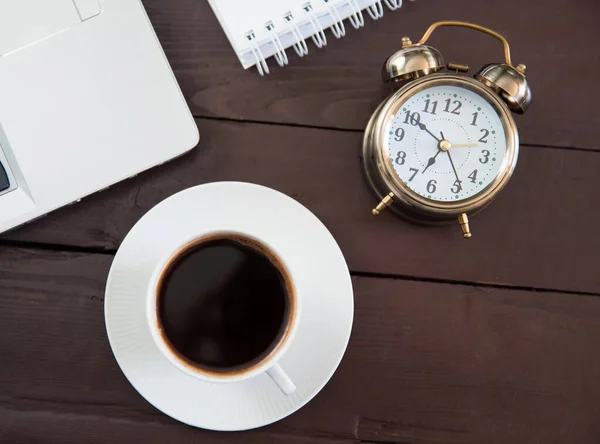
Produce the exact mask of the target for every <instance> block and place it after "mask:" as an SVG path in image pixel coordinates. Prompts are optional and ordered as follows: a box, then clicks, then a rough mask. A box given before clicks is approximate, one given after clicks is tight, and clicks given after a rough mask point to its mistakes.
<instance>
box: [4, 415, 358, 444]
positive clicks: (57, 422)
mask: <svg viewBox="0 0 600 444" xmlns="http://www.w3.org/2000/svg"><path fill="white" fill-rule="evenodd" d="M32 424H35V427H32ZM82 442H85V443H86V444H96V443H97V444H113V443H115V444H117V443H119V444H120V443H144V444H153V443H156V444H164V443H166V442H173V443H177V444H197V443H202V444H227V443H232V442H243V443H244V444H353V443H356V442H357V441H356V440H353V439H352V440H351V439H333V438H322V437H313V436H294V435H291V434H278V433H269V432H268V431H267V432H264V431H256V432H250V433H217V432H208V431H200V430H197V429H194V428H192V427H187V426H183V425H181V424H179V423H177V422H176V421H174V420H170V419H168V418H164V419H163V418H160V421H155V420H152V421H147V422H140V421H131V420H127V419H120V418H118V417H105V416H101V415H81V414H78V413H76V412H74V413H55V412H53V411H48V410H39V411H28V410H12V409H7V408H2V407H0V443H3V444H4V443H6V444H16V443H24V444H25V443H26V444H47V443H60V444H81V443H82Z"/></svg>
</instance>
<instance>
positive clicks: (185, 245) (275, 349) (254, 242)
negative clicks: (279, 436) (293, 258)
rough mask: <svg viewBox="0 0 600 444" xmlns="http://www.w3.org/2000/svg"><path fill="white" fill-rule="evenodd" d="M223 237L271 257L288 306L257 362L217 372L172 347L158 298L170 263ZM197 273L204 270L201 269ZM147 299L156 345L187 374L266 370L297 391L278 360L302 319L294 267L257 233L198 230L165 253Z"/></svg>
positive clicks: (222, 379) (226, 377)
mask: <svg viewBox="0 0 600 444" xmlns="http://www.w3.org/2000/svg"><path fill="white" fill-rule="evenodd" d="M221 238H227V239H237V240H238V241H240V243H245V244H246V245H249V246H251V247H252V248H254V249H255V250H257V251H259V252H261V253H262V254H264V255H265V256H267V257H268V258H269V260H270V261H271V263H272V264H273V265H275V266H276V267H277V268H278V269H279V271H280V273H281V275H282V276H283V277H284V281H285V283H286V288H287V297H288V307H289V309H288V310H287V316H286V317H285V319H284V320H283V323H282V327H283V333H282V334H281V335H279V337H278V339H277V340H276V341H275V342H274V343H273V344H271V346H270V347H269V349H268V351H267V352H266V353H265V354H264V355H263V357H262V358H261V359H260V360H259V361H258V362H254V361H252V362H251V364H249V365H248V366H247V367H244V366H242V367H239V368H236V369H234V370H232V371H218V372H217V371H214V370H211V369H209V368H205V367H203V366H202V365H200V364H197V363H195V362H193V361H191V360H189V359H186V358H185V356H183V355H181V354H180V353H179V352H178V351H177V350H176V349H175V348H174V347H173V345H172V344H171V343H170V341H169V340H168V338H167V337H166V335H165V333H164V329H163V328H162V323H161V320H160V316H159V310H158V298H159V293H160V291H161V284H162V282H163V280H164V278H165V276H166V275H167V274H168V272H169V270H170V268H171V265H172V264H173V263H175V262H176V261H177V259H179V258H180V257H182V255H184V254H185V253H186V252H188V251H189V250H190V249H192V248H194V247H196V246H198V245H200V244H202V243H205V242H208V241H210V240H214V239H221ZM198 272H199V273H201V272H202V270H199V271H198ZM146 301H147V303H146V317H147V322H148V328H149V329H150V332H151V335H152V338H153V339H154V342H155V344H156V346H157V347H158V349H159V350H160V351H161V353H162V354H163V355H164V356H165V358H167V360H168V361H169V362H170V363H171V364H173V365H174V366H175V367H176V368H177V369H179V370H180V371H182V372H184V373H185V374H187V375H189V376H192V377H194V378H197V379H200V380H203V381H207V382H212V383H233V382H239V381H243V380H246V379H250V378H254V377H256V376H258V375H260V374H262V373H266V374H267V375H268V376H269V377H270V378H271V379H272V380H273V382H274V383H275V384H276V385H277V386H278V387H279V389H280V390H281V391H282V392H283V393H284V394H285V395H291V394H292V393H294V391H295V390H296V386H295V385H294V383H293V381H292V380H291V379H290V378H289V377H288V375H287V374H286V373H285V371H284V370H283V369H282V368H281V366H280V365H279V361H280V359H281V357H282V356H283V355H284V354H285V352H286V351H287V350H288V348H289V346H290V344H291V343H292V342H293V340H294V336H295V334H296V331H297V327H298V323H299V319H300V313H301V299H300V294H299V293H298V291H297V290H296V286H295V285H294V275H293V270H291V269H290V268H289V267H288V265H287V261H286V258H285V257H284V255H283V254H281V252H279V251H277V249H276V247H274V246H272V245H269V244H268V243H267V242H265V241H264V240H262V239H257V238H256V237H255V236H252V235H250V234H248V233H242V232H239V231H236V232H233V231H226V232H223V231H213V232H203V233H197V234H196V235H195V236H194V237H193V238H191V239H187V240H185V241H183V242H180V243H178V244H177V245H174V246H173V247H172V248H171V249H170V251H168V252H165V255H164V259H163V260H162V261H160V262H159V263H158V264H157V266H156V268H155V271H154V273H153V275H152V279H151V281H150V283H149V286H148V290H147V295H146Z"/></svg>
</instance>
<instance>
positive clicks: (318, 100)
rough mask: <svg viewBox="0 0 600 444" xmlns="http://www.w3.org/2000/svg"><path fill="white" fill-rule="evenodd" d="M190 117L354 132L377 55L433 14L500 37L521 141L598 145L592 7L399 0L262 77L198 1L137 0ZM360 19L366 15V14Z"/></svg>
mask: <svg viewBox="0 0 600 444" xmlns="http://www.w3.org/2000/svg"><path fill="white" fill-rule="evenodd" d="M144 3H145V4H146V6H147V8H148V12H149V14H150V17H151V18H152V19H153V22H154V25H155V27H156V31H157V33H158V35H159V37H160V38H161V41H162V43H163V45H164V47H165V51H166V53H167V55H168V56H169V60H170V61H171V63H172V65H173V68H174V69H175V73H176V75H177V77H178V79H179V81H180V82H181V84H182V88H183V90H184V93H185V95H186V97H187V98H188V101H189V103H190V106H191V108H192V111H193V113H194V115H196V116H215V117H227V118H232V119H241V120H252V121H257V120H260V121H269V122H279V123H293V124H301V125H315V126H322V127H335V128H344V129H353V130H357V131H362V130H363V129H364V127H365V125H366V122H367V120H368V119H369V116H370V115H371V113H372V112H373V110H374V109H375V107H376V106H377V105H378V104H379V102H381V100H382V99H383V98H384V97H385V96H386V95H388V94H389V90H388V89H387V88H386V87H385V86H383V84H382V82H381V77H380V76H381V65H382V64H383V61H385V59H386V58H387V57H388V56H389V55H390V54H392V53H393V52H395V51H397V50H398V49H399V45H400V40H401V38H402V36H404V35H408V36H410V37H411V38H412V39H413V40H414V41H417V40H418V39H419V38H420V37H421V35H422V34H423V32H424V31H425V29H426V28H427V27H428V26H429V25H430V24H431V23H433V22H434V21H437V20H464V21H473V22H476V23H480V24H482V25H485V26H488V27H490V28H492V29H495V30H497V31H498V32H501V33H503V34H504V35H505V36H506V38H507V39H508V41H509V43H511V44H512V46H511V48H512V53H513V59H514V62H515V63H524V64H526V65H527V66H528V70H527V78H528V80H529V82H530V83H531V87H532V90H533V96H534V105H533V106H532V108H531V109H530V111H528V112H527V114H526V115H524V116H523V117H519V118H518V119H517V124H518V125H519V130H520V135H521V138H522V140H523V141H524V142H526V143H529V144H539V145H550V146H569V147H572V146H577V147H580V148H589V149H594V150H597V149H599V148H600V146H599V145H598V143H596V140H598V139H599V138H600V113H599V112H598V107H597V104H596V100H594V98H597V97H598V94H597V93H595V91H596V90H597V67H598V65H599V64H600V52H599V51H597V50H596V49H595V48H594V44H595V43H597V42H598V41H600V28H599V27H598V26H597V19H598V17H599V16H600V3H598V2H597V1H595V0H580V1H577V2H572V1H569V0H554V1H552V2H548V1H546V0H527V1H520V0H502V1H495V2H489V1H482V0H418V1H416V2H414V3H412V2H410V1H407V0H405V1H404V6H403V7H402V9H401V10H399V11H397V12H395V13H390V12H389V11H387V8H386V14H385V16H384V17H383V18H382V19H380V20H378V21H376V22H373V21H372V20H370V18H367V20H366V24H365V27H364V28H363V29H361V30H360V31H355V30H354V29H353V28H352V27H351V26H350V25H347V26H346V28H347V34H346V37H345V38H344V39H343V40H336V39H335V38H333V36H332V35H331V33H329V32H328V34H327V35H328V45H327V46H326V47H325V48H323V49H317V48H316V47H315V46H314V45H313V44H312V42H309V55H308V56H306V57H304V58H302V59H300V58H298V57H297V56H296V54H295V53H294V51H293V50H292V51H288V53H289V56H290V59H291V62H290V65H289V66H288V67H286V68H284V69H280V68H279V67H278V66H277V64H276V63H274V62H271V63H270V66H271V67H272V70H273V71H274V74H272V75H271V77H269V78H261V77H259V76H258V75H248V74H247V73H245V72H244V71H243V70H240V67H239V62H238V60H237V58H236V56H235V55H234V54H233V52H232V51H231V49H230V47H229V43H228V41H227V39H226V37H225V35H224V33H223V32H222V30H221V28H220V27H219V24H218V22H217V20H216V18H215V16H214V15H213V14H212V12H211V9H210V7H209V6H208V4H207V2H206V1H199V0H170V2H169V4H170V6H169V7H165V4H166V3H165V1H164V0H145V1H144ZM365 16H366V14H365ZM430 43H431V44H433V45H434V46H436V47H437V48H438V49H440V50H441V51H442V54H444V56H445V58H446V59H447V61H455V62H461V63H467V64H469V65H470V66H471V67H472V68H471V74H474V73H475V72H476V71H477V70H478V69H479V67H481V66H482V65H483V64H485V63H491V62H502V61H503V54H502V47H501V45H500V43H499V42H497V41H496V40H495V39H492V38H491V37H488V36H485V35H483V34H481V35H477V34H476V33H474V32H473V31H469V30H461V29H442V30H440V31H436V33H434V35H433V37H432V39H431V41H430Z"/></svg>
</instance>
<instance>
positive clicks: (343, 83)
mask: <svg viewBox="0 0 600 444" xmlns="http://www.w3.org/2000/svg"><path fill="white" fill-rule="evenodd" d="M404 3H405V6H404V7H403V8H402V10H400V11H398V12H395V13H390V12H389V11H387V10H386V15H385V17H384V18H382V19H381V20H379V21H377V22H373V21H371V20H370V19H369V18H367V20H366V26H365V28H364V29H362V30H361V31H360V32H357V31H354V30H353V29H352V28H351V27H350V26H349V25H347V36H346V38H344V39H343V40H336V39H334V38H333V37H332V36H331V34H330V33H329V32H328V38H329V44H328V46H327V47H326V48H324V49H321V50H317V49H316V48H315V47H314V45H312V43H311V42H309V48H310V53H309V55H308V56H306V57H304V58H302V59H300V58H298V57H297V56H296V55H295V54H294V53H293V51H288V53H289V56H290V60H291V63H290V66H289V67H287V68H285V69H279V68H278V67H277V66H276V64H275V63H273V62H271V63H270V65H271V67H272V70H273V74H272V75H271V76H269V77H266V78H261V77H259V76H258V75H257V74H256V73H255V72H245V71H244V70H242V69H241V67H240V66H239V62H238V60H237V58H236V57H235V55H234V54H233V52H232V50H231V48H230V47H229V43H228V42H227V39H226V37H225V35H224V33H223V31H222V30H221V28H220V27H219V25H218V23H217V21H216V19H215V17H214V15H213V14H212V12H211V10H210V8H209V6H208V4H207V2H206V1H205V0H170V1H166V0H144V4H145V6H146V7H147V9H148V13H149V16H150V18H151V20H152V22H153V24H154V26H155V28H156V30H157V33H158V36H159V38H160V40H161V43H162V44H163V46H164V48H165V52H166V53H167V56H168V58H169V60H170V62H171V64H172V66H173V68H174V70H175V73H176V76H177V78H178V80H179V82H180V84H181V87H182V89H183V91H184V94H185V96H186V99H187V100H188V103H189V105H190V107H191V109H192V112H193V114H194V115H195V116H196V117H197V119H196V121H197V124H198V126H199V129H200V133H201V143H200V146H199V147H198V149H197V150H195V151H193V152H192V153H190V154H189V155H187V156H185V157H183V158H180V159H178V160H176V161H173V162H171V163H169V164H166V165H163V166H161V167H159V168H156V169H154V170H152V171H149V172H147V173H144V174H141V175H140V176H138V177H136V178H134V179H131V180H129V181H126V182H123V183H120V184H118V185H116V186H114V187H112V188H111V189H110V190H107V191H105V192H102V193H99V194H97V195H94V196H91V197H89V198H87V199H84V200H83V202H82V203H80V204H78V205H75V206H71V207H68V208H65V209H62V210H59V211H57V212H55V213H53V214H51V215H49V216H47V217H46V218H44V219H42V220H39V221H36V222H34V223H32V224H30V225H27V226H24V227H22V228H20V229H18V230H15V231H13V232H12V233H9V234H5V235H3V236H1V237H0V443H1V444H5V443H6V444H9V443H10V444H13V443H44V444H45V443H61V444H62V443H66V444H69V443H79V442H86V443H131V442H144V443H159V442H160V443H162V442H178V443H179V442H181V443H188V442H190V443H191V442H194V443H195V442H201V443H206V444H225V443H238V442H243V443H248V444H259V443H261V444H262V443H268V444H270V443H282V444H349V443H353V444H357V443H359V442H361V443H367V442H369V443H371V442H375V443H398V444H434V443H486V444H488V443H526V444H531V443H544V444H548V443H561V444H562V443H575V444H579V443H585V444H587V443H590V444H596V443H598V442H600V382H599V381H600V358H599V357H598V349H599V346H598V343H599V339H598V338H599V337H600V299H599V298H598V296H600V277H599V274H598V272H597V269H598V264H599V263H600V253H599V252H600V236H598V234H597V230H598V227H600V210H599V209H598V205H597V204H598V202H600V191H599V190H600V187H598V185H597V183H596V182H597V181H596V176H597V171H598V170H600V153H597V152H596V151H598V150H599V149H600V144H598V143H597V139H598V138H599V136H600V134H599V133H600V129H599V128H600V113H599V112H598V111H597V110H598V106H597V104H596V101H597V96H598V94H597V93H595V91H596V77H597V76H596V72H597V71H598V68H600V52H599V51H597V50H596V49H595V47H594V44H595V42H597V41H598V40H599V37H600V30H599V29H600V28H598V26H597V18H598V16H599V14H600V3H598V2H595V1H592V0H581V1H579V2H568V1H566V0H559V1H556V2H545V1H542V0H532V1H526V2H524V1H517V0H505V1H502V2H484V1H481V0H452V1H448V0H418V1H416V2H414V3H411V2H408V1H405V2H404ZM366 17H367V16H366ZM440 19H462V20H469V21H474V22H477V23H481V24H483V25H488V26H490V27H492V28H494V29H496V30H498V31H500V32H501V33H503V34H505V36H506V37H507V38H508V40H509V42H510V43H511V44H512V50H513V59H514V61H515V62H517V63H519V62H522V63H525V64H527V66H528V80H529V81H530V82H531V87H532V90H533V95H534V103H533V105H532V108H531V109H530V111H529V112H528V113H527V114H526V115H525V116H522V117H518V118H517V125H518V126H519V130H520V135H521V139H522V141H523V142H524V143H523V145H522V146H521V155H520V159H519V164H518V166H517V170H516V172H515V175H514V177H513V179H512V180H511V182H510V184H509V185H508V187H507V188H506V189H505V190H504V191H503V193H502V194H501V195H500V196H499V198H498V199H497V200H496V202H494V203H493V204H492V206H490V207H489V208H488V209H486V210H485V211H484V212H483V213H481V214H480V215H478V216H476V217H475V218H473V220H472V229H473V232H474V238H473V239H472V240H471V241H469V242H466V241H464V240H463V239H462V237H461V235H460V230H459V229H458V227H457V226H447V227H436V228H425V227H421V226H417V225H412V224H409V223H406V222H404V221H402V220H399V219H397V218H395V217H393V216H392V215H391V214H385V213H384V214H382V215H381V216H380V217H379V218H374V217H373V216H371V214H370V209H371V207H372V206H373V204H374V203H375V199H374V198H373V196H372V195H371V194H370V192H369V190H368V188H367V186H366V184H365V183H364V180H363V178H362V175H361V170H360V164H359V158H358V156H359V147H360V141H361V137H362V130H363V128H364V125H365V123H366V121H367V119H368V117H369V116H370V114H371V113H372V111H373V109H374V108H375V106H376V105H377V104H378V103H379V102H380V101H381V100H382V99H383V98H384V97H385V96H386V95H387V94H388V93H389V90H388V89H386V87H384V86H383V85H382V84H381V82H380V66H381V64H382V62H383V60H384V59H385V58H386V57H387V56H388V55H389V54H390V53H392V52H393V51H395V50H396V49H398V46H399V41H400V38H401V37H402V36H403V35H405V34H408V35H410V36H411V37H412V38H413V40H417V39H418V37H420V35H421V33H422V32H423V31H424V29H425V28H426V27H427V26H428V25H429V24H430V23H431V22H433V21H436V20H440ZM431 43H432V44H433V45H435V46H437V47H439V49H440V50H442V52H443V53H444V55H445V56H446V58H447V59H448V60H452V61H457V62H464V63H469V64H470V65H471V66H472V68H473V71H472V72H474V70H476V69H477V67H478V66H480V65H481V64H483V63H487V62H491V61H501V55H502V53H501V47H500V45H499V43H498V42H496V41H494V40H493V39H491V38H489V37H486V36H483V35H482V36H481V37H479V36H477V35H476V34H472V33H469V32H468V31H463V30H450V29H444V30H440V31H439V33H436V34H434V37H433V39H432V41H431ZM216 180H239V181H250V182H256V183H260V184H264V185H267V186H270V187H273V188H275V189H278V190H280V191H282V192H284V193H286V194H288V195H290V196H292V197H294V198H295V199H297V200H298V201H300V202H301V203H303V204H304V205H306V206H307V207H308V208H309V209H310V210H311V211H313V212H314V213H315V214H316V215H317V216H318V217H319V218H320V219H321V220H322V221H323V222H324V223H325V224H326V225H327V227H328V228H329V229H330V230H331V232H332V233H333V235H334V237H335V238H336V239H337V241H338V242H339V244H340V246H341V248H342V250H343V252H344V254H345V256H346V259H347V261H348V263H349V266H350V268H351V270H352V272H353V284H354V289H355V304H356V307H355V323H354V328H353V333H352V338H351V341H350V344H349V347H348V350H347V353H346V355H345V357H344V360H343V361H342V364H341V366H340V368H339V369H338V371H337V372H336V373H335V375H334V377H333V379H332V380H331V382H330V383H329V384H328V385H327V386H326V387H325V388H324V389H323V391H322V392H321V393H320V394H319V395H318V396H317V397H316V398H315V399H314V400H313V401H311V402H310V403H309V404H308V405H307V406H305V407H304V408H303V409H301V410H300V411H299V412H297V413H295V414H294V415H292V416H290V417H289V418H287V419H285V420H283V421H281V422H279V423H277V424H273V425H271V426H268V427H265V428H263V429H260V430H256V431H251V432H244V433H234V434H223V433H215V432H207V431H203V430H198V429H194V428H191V427H187V426H184V425H182V424H179V423H177V422H176V421H174V420H172V419H170V418H168V417H166V416H165V415H163V414H161V413H159V412H158V411H157V410H155V409H154V408H153V407H151V406H150V405H149V404H148V403H147V402H146V401H145V400H144V399H143V398H141V396H139V395H138V394H137V392H136V391H135V390H134V389H133V388H132V387H131V386H130V385H129V383H128V382H127V380H126V379H125V377H124V376H123V374H122V373H121V372H120V370H119V368H118V366H117V364H116V362H115V360H114V358H113V356H112V353H111V351H110V347H109V344H108V341H107V338H106V332H105V328H104V319H103V291H104V285H105V279H106V276H107V273H108V269H109V267H110V263H111V261H112V257H113V255H114V253H115V251H116V249H117V248H118V246H119V244H120V243H121V241H122V240H123V238H124V236H125V235H126V234H127V232H128V231H129V230H130V229H131V227H132V226H133V224H134V223H135V222H136V221H137V220H138V219H139V218H140V217H141V216H142V215H143V214H144V213H145V212H146V211H147V210H148V209H150V208H151V207H152V206H153V205H155V204H156V203H158V202H160V201H161V200H162V199H164V198H166V197H168V196H170V195H172V194H173V193H175V192H177V191H179V190H182V189H185V188H187V187H189V186H193V185H197V184H201V183H206V182H211V181H216Z"/></svg>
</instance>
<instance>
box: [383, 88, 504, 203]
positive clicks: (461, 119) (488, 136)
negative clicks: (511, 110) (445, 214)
mask: <svg viewBox="0 0 600 444" xmlns="http://www.w3.org/2000/svg"><path fill="white" fill-rule="evenodd" d="M387 131H388V150H389V155H390V159H391V161H392V164H393V166H394V170H395V171H396V173H397V174H398V176H399V177H400V179H401V180H402V181H403V182H404V183H405V184H406V185H407V186H408V187H409V188H410V189H411V190H413V191H414V192H415V193H417V194H419V195H420V196H423V197H425V198H427V199H431V200H435V201H441V202H451V201H452V202H457V201H460V200H463V199H467V198H469V197H471V196H474V195H476V194H478V193H480V192H481V191H483V190H484V189H485V188H486V187H487V186H488V185H490V183H491V182H492V181H493V180H494V178H495V177H496V176H497V175H498V174H499V172H500V167H501V165H502V161H503V159H504V156H505V154H506V134H505V132H504V127H503V125H502V121H501V120H500V116H499V115H498V113H497V112H496V111H495V110H494V108H492V106H491V105H490V104H489V103H488V102H487V101H486V100H485V99H484V98H483V97H481V96H480V95H479V94H477V93H475V92H473V91H471V90H468V89H466V88H461V87H458V86H434V87H431V88H427V89H424V90H422V91H420V92H418V93H417V94H415V95H413V96H411V97H409V98H408V99H407V100H406V101H405V102H404V104H403V105H402V106H401V107H400V109H399V110H398V113H397V114H396V116H395V117H394V119H393V121H392V123H391V125H390V126H389V128H387Z"/></svg>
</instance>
